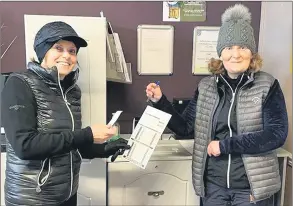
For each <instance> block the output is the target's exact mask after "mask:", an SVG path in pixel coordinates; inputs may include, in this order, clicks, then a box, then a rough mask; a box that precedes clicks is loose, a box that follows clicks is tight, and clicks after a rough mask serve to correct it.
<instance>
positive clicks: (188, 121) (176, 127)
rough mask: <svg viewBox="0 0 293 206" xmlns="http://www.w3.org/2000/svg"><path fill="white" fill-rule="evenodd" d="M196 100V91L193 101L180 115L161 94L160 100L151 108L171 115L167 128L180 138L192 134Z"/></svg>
mask: <svg viewBox="0 0 293 206" xmlns="http://www.w3.org/2000/svg"><path fill="white" fill-rule="evenodd" d="M197 98H198V90H196V91H195V94H194V96H193V99H192V100H191V101H190V102H189V104H188V105H187V107H186V108H185V110H184V111H183V113H182V114H179V113H178V112H177V111H176V110H175V109H174V107H173V105H172V104H171V102H169V101H168V100H167V98H166V96H165V95H164V94H163V96H162V97H161V99H160V100H159V101H158V102H157V103H153V106H154V107H155V108H157V109H160V110H162V111H164V112H167V113H169V114H171V115H172V117H171V119H170V121H169V123H168V128H169V129H171V130H172V131H173V132H174V133H175V134H177V135H180V136H183V137H184V136H188V135H190V134H192V133H193V132H194V121H195V114H196V102H197Z"/></svg>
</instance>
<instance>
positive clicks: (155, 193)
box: [148, 190, 165, 197]
mask: <svg viewBox="0 0 293 206" xmlns="http://www.w3.org/2000/svg"><path fill="white" fill-rule="evenodd" d="M164 193H165V192H164V191H163V190H161V191H154V192H148V196H154V197H159V196H160V195H164Z"/></svg>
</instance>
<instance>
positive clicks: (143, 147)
mask: <svg viewBox="0 0 293 206" xmlns="http://www.w3.org/2000/svg"><path fill="white" fill-rule="evenodd" d="M170 119H171V115H170V114H168V113H166V112H163V111H161V110H158V109H156V108H153V107H151V106H147V107H146V109H145V111H144V113H143V115H142V116H141V118H140V120H139V122H138V123H137V125H136V127H135V129H134V131H133V133H132V134H131V136H130V139H129V140H128V145H130V146H131V149H129V150H126V151H125V153H124V154H123V157H124V158H126V159H127V160H129V162H131V163H133V164H135V165H136V166H138V167H140V168H142V169H145V168H146V166H147V164H148V161H149V159H150V158H151V156H152V154H153V152H154V150H155V148H156V146H157V144H158V141H159V140H160V137H161V135H162V134H163V132H164V130H165V128H166V126H167V124H168V122H169V121H170Z"/></svg>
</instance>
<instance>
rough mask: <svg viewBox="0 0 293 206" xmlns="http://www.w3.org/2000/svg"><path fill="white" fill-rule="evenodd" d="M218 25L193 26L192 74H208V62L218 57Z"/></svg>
mask: <svg viewBox="0 0 293 206" xmlns="http://www.w3.org/2000/svg"><path fill="white" fill-rule="evenodd" d="M219 29H220V27H202V26H199V27H195V28H194V31H193V55H192V74H193V75H209V74H210V72H209V70H208V62H209V60H210V59H211V58H219V57H218V54H217V41H218V34H219Z"/></svg>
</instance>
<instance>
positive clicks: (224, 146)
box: [220, 138, 230, 154]
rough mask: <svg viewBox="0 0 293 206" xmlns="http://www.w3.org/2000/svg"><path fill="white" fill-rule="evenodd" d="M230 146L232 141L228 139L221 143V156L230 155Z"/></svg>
mask: <svg viewBox="0 0 293 206" xmlns="http://www.w3.org/2000/svg"><path fill="white" fill-rule="evenodd" d="M229 144H230V141H229V139H228V138H227V139H224V140H221V141H220V152H221V154H229V153H230V149H229Z"/></svg>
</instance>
